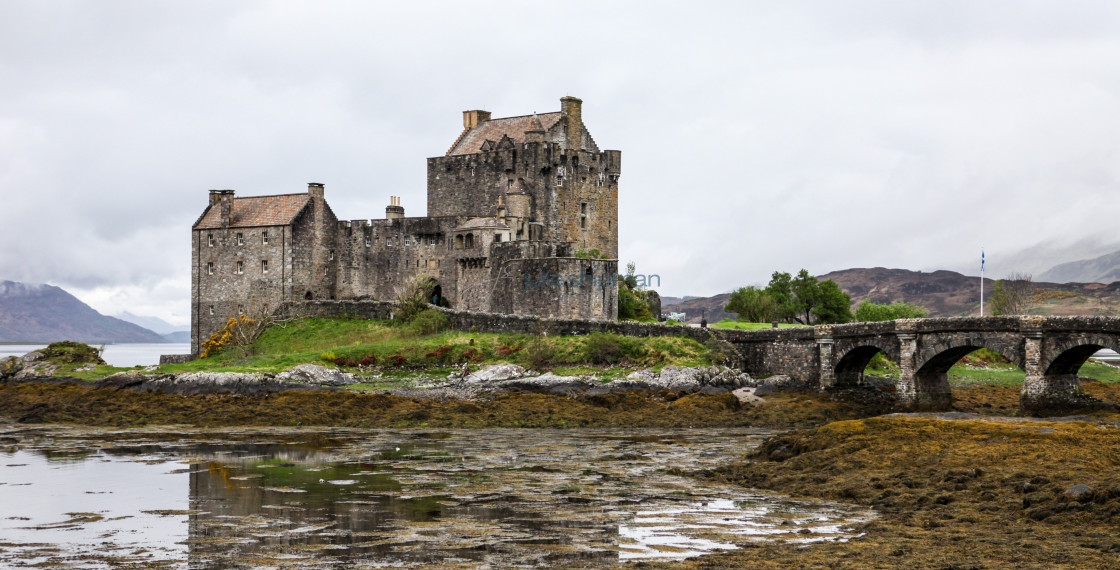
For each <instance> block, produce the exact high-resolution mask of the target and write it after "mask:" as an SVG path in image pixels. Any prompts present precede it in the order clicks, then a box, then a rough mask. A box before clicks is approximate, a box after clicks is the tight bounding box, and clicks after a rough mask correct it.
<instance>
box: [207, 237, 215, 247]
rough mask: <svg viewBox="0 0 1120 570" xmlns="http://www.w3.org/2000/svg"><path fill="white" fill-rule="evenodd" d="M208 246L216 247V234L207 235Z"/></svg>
mask: <svg viewBox="0 0 1120 570" xmlns="http://www.w3.org/2000/svg"><path fill="white" fill-rule="evenodd" d="M206 246H207V247H214V234H206Z"/></svg>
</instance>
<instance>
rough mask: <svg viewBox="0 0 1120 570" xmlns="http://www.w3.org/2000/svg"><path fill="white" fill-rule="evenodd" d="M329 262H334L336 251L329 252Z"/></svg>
mask: <svg viewBox="0 0 1120 570" xmlns="http://www.w3.org/2000/svg"><path fill="white" fill-rule="evenodd" d="M327 261H334V250H333V249H332V250H330V251H328V252H327Z"/></svg>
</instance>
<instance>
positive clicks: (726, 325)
mask: <svg viewBox="0 0 1120 570" xmlns="http://www.w3.org/2000/svg"><path fill="white" fill-rule="evenodd" d="M708 326H710V327H712V328H714V329H738V330H741V331H753V330H758V329H768V328H773V326H774V325H773V324H772V323H744V322H740V321H733V320H731V319H723V320H722V321H720V322H718V323H712V324H710V325H708ZM803 326H807V325H799V324H795V323H778V328H780V329H786V328H791V327H803Z"/></svg>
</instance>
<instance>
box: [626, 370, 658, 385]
mask: <svg viewBox="0 0 1120 570" xmlns="http://www.w3.org/2000/svg"><path fill="white" fill-rule="evenodd" d="M626 378H627V379H628V380H640V381H642V382H655V381H656V380H657V378H658V374H657V373H656V372H654V371H653V370H651V369H649V368H644V369H642V370H635V371H633V372H631V373H630V374H629V375H628V376H626Z"/></svg>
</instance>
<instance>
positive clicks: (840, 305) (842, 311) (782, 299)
mask: <svg viewBox="0 0 1120 570" xmlns="http://www.w3.org/2000/svg"><path fill="white" fill-rule="evenodd" d="M766 293H768V294H769V295H771V296H772V297H773V298H774V300H775V302H777V304H778V315H779V317H780V318H781V319H783V320H785V321H795V322H799V323H801V324H805V325H809V324H813V323H814V322H815V323H818V324H824V323H846V322H848V321H850V320H851V319H852V312H851V303H852V300H851V297H850V296H849V295H848V294H847V293H845V292H844V291H843V290H841V289H840V286H839V285H837V284H836V282H835V281H833V280H831V279H827V280H825V281H818V280H817V278H816V277H813V276H812V275H810V274H809V272H808V271H806V270H804V269H802V270H801V271H800V272H798V274H797V277H791V276H790V274H789V273H781V272H778V271H775V272H774V273H773V275H771V276H770V284H769V285H767V286H766Z"/></svg>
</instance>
